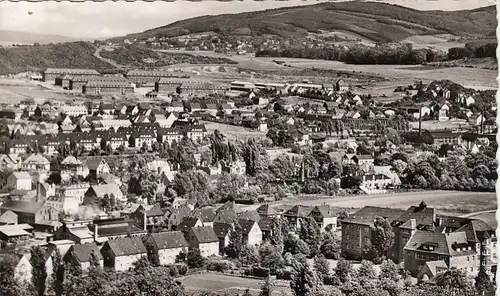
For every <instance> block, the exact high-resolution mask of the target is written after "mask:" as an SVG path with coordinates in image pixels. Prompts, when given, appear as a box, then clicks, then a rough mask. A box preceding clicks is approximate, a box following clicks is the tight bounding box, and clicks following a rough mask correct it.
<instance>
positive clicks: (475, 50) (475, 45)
mask: <svg viewBox="0 0 500 296" xmlns="http://www.w3.org/2000/svg"><path fill="white" fill-rule="evenodd" d="M497 45H498V43H497V42H490V43H484V42H469V43H466V44H465V46H464V47H453V48H450V49H449V50H448V59H449V60H459V59H463V58H494V59H497V55H496V50H497Z"/></svg>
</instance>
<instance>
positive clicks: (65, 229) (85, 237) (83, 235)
mask: <svg viewBox="0 0 500 296" xmlns="http://www.w3.org/2000/svg"><path fill="white" fill-rule="evenodd" d="M91 223H92V221H91V220H78V221H63V223H62V226H61V227H59V228H58V229H57V230H56V231H55V232H54V238H55V239H57V240H70V241H73V242H75V243H77V244H89V243H92V242H94V233H93V232H92V231H90V229H89V225H90V224H91Z"/></svg>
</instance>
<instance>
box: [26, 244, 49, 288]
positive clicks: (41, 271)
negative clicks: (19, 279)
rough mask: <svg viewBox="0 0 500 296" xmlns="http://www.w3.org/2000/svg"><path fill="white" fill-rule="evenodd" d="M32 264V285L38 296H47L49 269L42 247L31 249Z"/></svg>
mask: <svg viewBox="0 0 500 296" xmlns="http://www.w3.org/2000/svg"><path fill="white" fill-rule="evenodd" d="M30 264H31V267H32V270H31V283H32V284H33V288H34V289H35V290H36V293H37V294H38V296H43V295H44V294H45V289H46V282H47V268H46V266H45V252H44V250H43V249H42V248H41V247H40V246H34V247H33V248H31V258H30Z"/></svg>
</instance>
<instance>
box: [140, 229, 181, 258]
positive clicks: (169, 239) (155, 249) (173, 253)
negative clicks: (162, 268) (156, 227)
mask: <svg viewBox="0 0 500 296" xmlns="http://www.w3.org/2000/svg"><path fill="white" fill-rule="evenodd" d="M145 245H146V248H147V249H148V252H150V253H155V254H157V255H158V258H159V263H160V265H170V264H175V260H176V258H177V256H179V254H180V253H184V254H187V253H188V248H189V244H188V243H187V241H186V239H185V238H184V235H183V233H182V232H180V231H169V232H160V233H151V234H149V235H148V237H147V238H146V241H145Z"/></svg>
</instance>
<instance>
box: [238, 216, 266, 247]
mask: <svg viewBox="0 0 500 296" xmlns="http://www.w3.org/2000/svg"><path fill="white" fill-rule="evenodd" d="M238 223H239V224H240V226H241V232H242V234H243V243H246V244H247V245H249V246H259V245H260V244H261V243H262V231H261V230H260V227H259V224H258V223H257V222H256V221H253V220H243V219H239V220H238Z"/></svg>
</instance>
